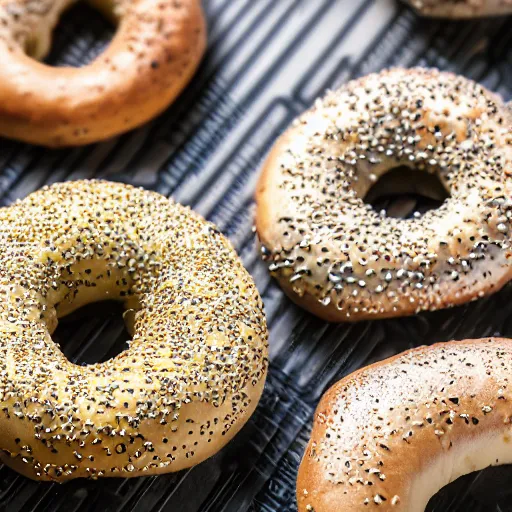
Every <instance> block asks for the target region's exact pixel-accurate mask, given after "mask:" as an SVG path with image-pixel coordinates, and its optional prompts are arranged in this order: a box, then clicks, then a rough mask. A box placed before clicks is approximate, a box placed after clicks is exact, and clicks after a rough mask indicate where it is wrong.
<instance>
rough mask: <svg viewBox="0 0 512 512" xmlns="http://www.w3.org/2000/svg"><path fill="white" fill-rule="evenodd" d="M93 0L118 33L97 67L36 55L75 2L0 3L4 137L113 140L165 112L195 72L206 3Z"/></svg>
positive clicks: (0, 124)
mask: <svg viewBox="0 0 512 512" xmlns="http://www.w3.org/2000/svg"><path fill="white" fill-rule="evenodd" d="M89 1H90V3H91V4H92V5H93V6H95V7H97V8H98V9H99V10H101V11H102V12H103V13H104V14H105V15H106V16H107V17H108V18H109V19H111V20H112V21H113V22H114V23H115V24H116V25H117V26H118V30H117V33H116V35H115V36H114V38H113V40H112V42H111V43H110V45H109V46H108V48H107V49H106V50H105V51H104V52H103V53H102V54H101V55H100V56H99V57H98V58H96V59H95V60H94V61H93V62H92V63H91V64H89V65H86V66H83V67H80V68H71V67H58V68H56V67H51V66H48V65H46V64H43V63H41V62H37V60H34V58H35V59H42V58H44V57H45V56H46V54H47V53H48V51H49V48H50V43H51V35H52V30H53V28H54V27H55V25H56V24H57V22H58V19H59V16H60V15H61V13H62V12H63V11H64V10H65V9H67V8H68V7H69V6H70V5H71V4H73V3H74V0H0V62H1V63H2V66H1V69H0V135H2V136H5V137H9V138H13V139H19V140H22V141H25V142H30V143H34V144H40V145H44V146H53V147H58V146H77V145H82V144H89V143H91V142H96V141H99V140H102V139H106V138H108V137H112V136H114V135H118V134H120V133H123V132H126V131H128V130H130V129H132V128H134V127H136V126H139V125H140V124H142V123H144V122H146V121H148V120H149V119H151V118H152V117H154V116H156V115H157V114H159V113H160V112H161V111H163V110H164V109H165V108H166V107H167V106H168V105H169V104H170V103H172V102H173V101H174V99H175V98H176V97H177V96H178V94H179V93H180V92H181V91H182V89H183V88H184V86H185V85H186V84H187V83H188V81H189V80H190V78H191V77H192V75H193V74H194V72H195V70H196V68H197V66H198V63H199V61H200V59H201V56H202V54H203V52H204V48H205V44H206V35H205V34H206V29H205V22H204V17H203V13H202V9H201V4H200V0H179V1H176V0H114V1H112V2H111V1H108V0H89ZM27 52H28V53H29V54H30V55H28V54H27ZM32 57H34V58H32Z"/></svg>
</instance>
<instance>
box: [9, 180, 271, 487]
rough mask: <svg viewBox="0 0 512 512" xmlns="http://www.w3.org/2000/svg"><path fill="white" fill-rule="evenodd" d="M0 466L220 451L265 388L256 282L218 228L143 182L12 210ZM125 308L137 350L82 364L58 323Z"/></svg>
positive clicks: (90, 467)
mask: <svg viewBox="0 0 512 512" xmlns="http://www.w3.org/2000/svg"><path fill="white" fill-rule="evenodd" d="M0 223H1V226H2V233H1V235H2V244H1V245H0V333H1V337H0V432H2V436H1V438H0V459H1V460H2V461H3V462H4V463H5V464H7V465H9V466H11V467H12V468H14V469H15V470H17V471H18V472H20V473H22V474H24V475H26V476H28V477H30V478H33V479H40V480H54V481H62V480H66V479H71V478H76V477H91V478H97V477H103V476H105V477H107V476H121V477H132V476H140V475H151V474H157V473H164V472H168V471H178V470H180V469H183V468H187V467H190V466H193V465H195V464H197V463H199V462H201V461H203V460H204V459H206V458H207V457H210V456H211V455H213V454H214V453H216V452H217V451H218V450H219V449H220V448H221V447H222V446H224V445H225V444H226V443H227V442H228V441H229V440H230V439H231V438H232V437H233V436H234V435H235V434H236V433H237V432H238V431H239V430H240V428H241V427H242V425H243V424H244V423H245V422H246V421H247V419H248V418H249V416H250V415H251V414H252V412H253V411H254V409H255V407H256V405H257V403H258V400H259V398H260V395H261V393H262V390H263V385H264V381H265V376H266V371H267V363H268V360H267V328H266V323H265V316H264V313H263V305H262V302H261V299H260V297H259V295H258V292H257V290H256V287H255V285H254V282H253V281H252V279H251V277H250V276H249V274H248V273H247V271H246V270H245V269H244V268H243V266H242V263H241V262H240V260H239V259H238V257H237V255H236V253H235V251H234V249H233V248H232V246H231V245H230V243H229V242H228V241H227V240H226V238H225V237H224V236H223V235H221V234H220V232H219V231H218V230H217V229H216V228H215V226H214V225H213V224H210V223H208V222H206V221H205V220H203V219H202V218H201V217H200V216H199V215H197V214H195V213H194V212H192V211H190V210H189V209H188V208H185V207H183V206H181V205H179V204H176V203H174V202H172V201H171V200H168V199H167V198H165V197H163V196H161V195H159V194H156V193H153V192H148V191H144V190H141V189H136V188H133V187H131V186H127V185H122V184H116V183H109V182H102V181H77V182H68V183H61V184H57V185H53V186H51V187H46V188H43V189H41V190H40V191H38V192H35V193H33V194H31V195H29V196H28V197H27V198H25V199H24V200H22V201H19V202H16V203H14V204H13V205H12V206H10V207H6V208H1V209H0ZM105 298H110V299H117V300H120V301H123V302H124V305H125V307H126V309H127V311H129V312H130V314H127V315H126V319H127V320H128V322H129V325H128V329H129V330H130V331H131V332H133V338H132V341H131V342H130V344H129V348H128V349H127V350H125V351H124V352H121V353H120V354H119V355H117V356H116V357H114V358H113V359H110V360H108V361H106V362H104V363H97V364H92V365H88V366H79V365H76V364H73V363H71V362H70V361H68V360H67V359H66V357H65V356H64V355H63V354H62V352H61V351H60V350H59V347H58V346H57V345H56V344H55V343H54V342H53V341H52V339H51V333H52V332H53V331H54V329H55V327H56V325H57V319H58V318H59V317H61V316H63V315H65V314H68V313H70V312H71V311H73V310H75V309H77V308H78V307H80V306H82V305H84V304H86V303H89V302H92V301H97V300H101V299H105Z"/></svg>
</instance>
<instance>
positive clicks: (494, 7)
mask: <svg viewBox="0 0 512 512" xmlns="http://www.w3.org/2000/svg"><path fill="white" fill-rule="evenodd" d="M405 2H407V3H408V4H410V5H411V6H412V7H414V8H415V9H416V10H417V11H418V12H419V13H420V14H422V15H423V16H432V17H436V18H442V17H446V18H473V17H477V16H498V15H504V14H510V13H512V2H511V0H405Z"/></svg>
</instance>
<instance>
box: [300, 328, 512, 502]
mask: <svg viewBox="0 0 512 512" xmlns="http://www.w3.org/2000/svg"><path fill="white" fill-rule="evenodd" d="M511 363H512V340H508V339H499V338H495V339H489V338H488V339H480V340H465V341H461V342H459V341H457V342H450V343H439V344H437V345H433V346H430V347H419V348H416V349H413V350H410V351H408V352H405V353H402V354H399V355H397V356H395V357H392V358H390V359H387V360H385V361H382V362H379V363H377V364H373V365H371V366H368V367H367V368H363V369H361V370H359V371H357V372H355V373H353V374H352V375H349V376H348V377H345V378H344V379H342V380H341V381H340V382H338V383H336V384H335V385H334V386H333V387H332V388H331V389H330V390H329V391H327V393H326V394H325V395H324V396H323V397H322V400H321V401H320V404H319V406H318V409H317V411H316V413H315V420H314V426H313V432H312V434H311V440H310V441H309V444H308V446H307V448H306V452H305V454H304V458H303V460H302V463H301V465H300V469H299V474H298V479H297V501H298V505H299V507H298V508H299V512H313V511H314V512H339V511H346V510H347V511H348V510H350V511H351V512H358V511H363V510H364V511H368V510H370V511H371V510H390V511H397V512H399V511H407V512H422V511H423V510H425V507H426V505H427V503H428V501H429V499H430V498H431V497H432V496H433V495H434V494H435V493H436V492H437V491H438V490H439V489H441V488H442V487H444V486H445V485H447V484H448V483H450V482H451V481H453V480H455V479H456V478H458V477H459V476H462V475H465V474H467V473H470V472H472V471H477V470H479V469H483V468H485V467H487V466H496V465H500V464H508V463H512V444H511V439H512V429H511V419H512V406H511V403H512V394H511V393H512V388H511V387H510V372H511V371H512V364H511Z"/></svg>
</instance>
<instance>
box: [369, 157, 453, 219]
mask: <svg viewBox="0 0 512 512" xmlns="http://www.w3.org/2000/svg"><path fill="white" fill-rule="evenodd" d="M449 197H450V193H449V192H448V191H447V190H446V188H445V186H444V185H443V184H442V182H441V180H440V179H439V177H438V175H437V174H436V173H430V172H427V171H421V170H419V169H411V168H409V167H406V166H400V167H395V168H393V169H391V170H389V171H388V172H386V173H385V174H383V175H382V176H380V177H379V178H378V180H377V181H376V182H375V183H374V184H373V185H372V186H371V188H370V189H369V190H368V192H367V193H366V195H365V197H364V202H365V203H367V204H370V205H371V206H372V207H373V209H374V210H376V211H378V212H384V214H385V216H386V217H393V218H399V219H408V218H412V217H417V216H421V215H423V214H424V213H426V212H427V211H429V210H434V209H436V208H439V207H440V206H441V205H442V204H443V202H444V201H445V200H446V199H448V198H449Z"/></svg>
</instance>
